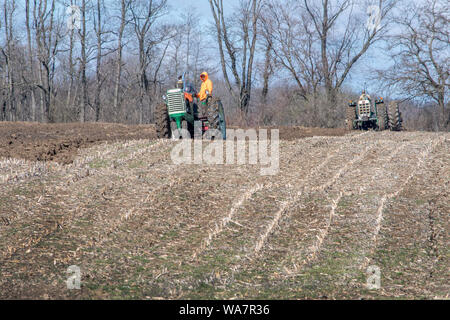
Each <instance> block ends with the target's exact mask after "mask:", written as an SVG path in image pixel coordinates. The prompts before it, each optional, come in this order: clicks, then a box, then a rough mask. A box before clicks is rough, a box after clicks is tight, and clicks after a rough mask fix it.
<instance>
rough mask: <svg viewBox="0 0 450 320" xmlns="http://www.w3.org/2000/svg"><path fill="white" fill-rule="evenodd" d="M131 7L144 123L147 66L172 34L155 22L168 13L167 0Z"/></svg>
mask: <svg viewBox="0 0 450 320" xmlns="http://www.w3.org/2000/svg"><path fill="white" fill-rule="evenodd" d="M130 9H131V14H132V16H131V24H132V26H133V28H134V33H135V35H136V39H137V44H138V50H139V71H138V78H139V102H138V103H139V123H143V117H144V96H145V95H147V94H148V89H149V78H148V74H147V68H148V66H149V64H150V63H151V62H153V61H152V54H153V53H154V52H153V50H154V48H155V47H156V46H157V45H158V44H160V43H162V42H164V41H166V40H167V39H168V38H169V37H170V36H171V34H170V30H169V28H167V27H166V26H161V27H160V28H159V29H157V28H156V26H155V22H156V21H157V20H158V19H160V18H161V17H163V16H164V15H166V14H167V0H159V1H156V0H150V1H141V0H139V1H134V2H133V4H132V5H131V7H130Z"/></svg>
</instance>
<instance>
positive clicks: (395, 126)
mask: <svg viewBox="0 0 450 320" xmlns="http://www.w3.org/2000/svg"><path fill="white" fill-rule="evenodd" d="M387 112H388V119H389V128H390V129H391V131H400V130H402V115H401V113H400V109H399V107H398V103H397V102H396V101H392V102H390V103H389V106H388V110H387Z"/></svg>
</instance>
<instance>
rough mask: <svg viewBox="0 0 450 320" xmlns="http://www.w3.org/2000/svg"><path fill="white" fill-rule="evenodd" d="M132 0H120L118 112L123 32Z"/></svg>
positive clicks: (115, 107)
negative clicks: (130, 0)
mask: <svg viewBox="0 0 450 320" xmlns="http://www.w3.org/2000/svg"><path fill="white" fill-rule="evenodd" d="M129 5H130V2H129V1H126V0H121V1H120V26H119V33H118V35H117V60H116V79H115V82H114V103H113V106H114V112H116V113H117V111H118V108H119V89H120V80H121V77H122V51H123V32H124V30H125V27H126V25H127V22H128V20H127V11H128V8H129Z"/></svg>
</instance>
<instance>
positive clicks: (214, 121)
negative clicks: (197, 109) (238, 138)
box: [206, 98, 227, 140]
mask: <svg viewBox="0 0 450 320" xmlns="http://www.w3.org/2000/svg"><path fill="white" fill-rule="evenodd" d="M206 115H207V117H208V124H209V127H210V128H211V129H216V130H219V131H220V132H221V133H222V139H224V140H225V139H226V137H227V134H226V130H227V128H226V123H225V112H224V110H223V105H222V101H220V99H218V98H212V99H211V100H209V101H208V110H207V112H206Z"/></svg>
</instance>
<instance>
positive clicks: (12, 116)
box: [1, 0, 16, 121]
mask: <svg viewBox="0 0 450 320" xmlns="http://www.w3.org/2000/svg"><path fill="white" fill-rule="evenodd" d="M15 10H16V3H15V1H14V0H12V1H9V0H4V2H3V17H4V24H5V26H4V28H5V41H6V45H5V48H6V51H5V50H4V49H3V48H2V49H1V51H2V54H3V56H4V58H5V66H6V68H5V73H6V79H7V86H8V91H7V92H8V93H7V99H6V101H7V102H6V105H7V106H8V108H7V109H6V110H5V114H6V119H9V120H10V121H15V120H16V99H15V98H16V97H15V91H16V83H15V81H16V79H15V74H14V68H13V56H14V53H13V51H14V35H13V17H14V11H15Z"/></svg>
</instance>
